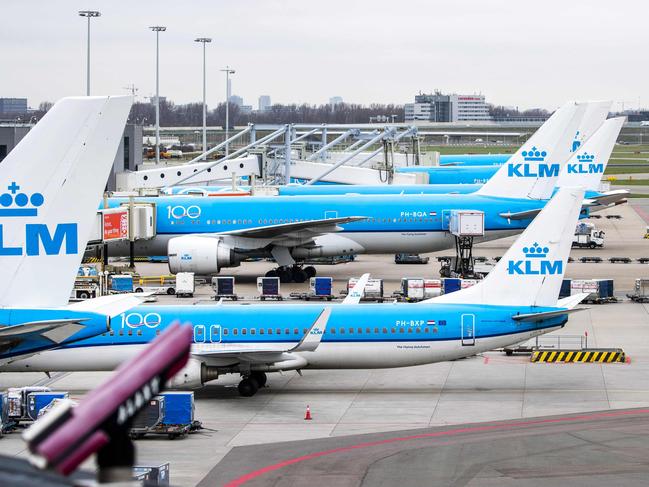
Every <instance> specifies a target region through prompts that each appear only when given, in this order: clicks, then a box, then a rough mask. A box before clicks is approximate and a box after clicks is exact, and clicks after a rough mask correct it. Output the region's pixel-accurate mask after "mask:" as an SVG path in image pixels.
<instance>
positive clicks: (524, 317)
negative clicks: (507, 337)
mask: <svg viewBox="0 0 649 487" xmlns="http://www.w3.org/2000/svg"><path fill="white" fill-rule="evenodd" d="M584 309H586V308H573V309H559V310H556V311H544V312H542V313H527V314H521V315H514V316H512V320H516V321H525V322H529V321H543V320H548V319H550V318H556V317H557V316H562V315H567V314H570V313H576V312H577V311H583V310H584Z"/></svg>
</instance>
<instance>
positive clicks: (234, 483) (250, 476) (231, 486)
mask: <svg viewBox="0 0 649 487" xmlns="http://www.w3.org/2000/svg"><path fill="white" fill-rule="evenodd" d="M648 413H649V409H638V410H635V411H616V412H608V413H595V414H584V415H579V416H564V417H562V418H550V419H538V420H534V421H519V422H517V423H507V424H497V425H486V426H472V427H469V428H458V429H453V430H450V431H437V432H435V433H423V434H420V435H412V436H404V437H401V438H388V439H385V440H378V441H371V442H368V443H359V444H358V445H349V446H343V447H340V448H334V449H332V450H325V451H320V452H315V453H310V454H308V455H304V456H301V457H296V458H291V459H288V460H283V461H281V462H279V463H275V464H273V465H268V466H266V467H263V468H260V469H259V470H254V471H252V472H249V473H247V474H245V475H242V476H241V477H239V478H237V479H234V480H231V481H230V482H228V483H227V484H225V486H224V487H239V486H241V485H244V484H246V483H248V482H250V481H251V480H254V479H256V478H259V477H261V476H262V475H265V474H267V473H269V472H274V471H276V470H279V469H281V468H284V467H288V466H290V465H294V464H296V463H300V462H305V461H307V460H313V459H314V458H320V457H324V456H327V455H333V454H334V453H340V452H345V451H350V450H359V449H362V448H371V447H373V446H380V445H387V444H390V443H397V442H402V441H410V440H421V439H426V438H435V437H445V436H455V435H460V434H464V433H479V432H484V431H495V430H500V429H515V428H519V427H523V426H535V425H544V424H553V423H564V422H569V421H588V420H597V419H608V418H616V417H619V416H633V415H638V414H648Z"/></svg>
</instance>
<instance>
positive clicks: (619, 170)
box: [604, 163, 649, 174]
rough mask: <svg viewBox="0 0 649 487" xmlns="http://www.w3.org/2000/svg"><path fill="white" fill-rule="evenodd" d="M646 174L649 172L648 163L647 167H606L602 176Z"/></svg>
mask: <svg viewBox="0 0 649 487" xmlns="http://www.w3.org/2000/svg"><path fill="white" fill-rule="evenodd" d="M647 172H649V163H648V164H647V167H637V166H636V167H621V166H606V171H604V174H642V173H647Z"/></svg>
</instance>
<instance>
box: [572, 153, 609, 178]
mask: <svg viewBox="0 0 649 487" xmlns="http://www.w3.org/2000/svg"><path fill="white" fill-rule="evenodd" d="M577 160H578V161H579V162H578V163H574V164H568V174H602V173H603V172H604V164H602V163H599V164H596V163H594V162H593V161H594V160H595V156H594V155H593V154H589V153H588V152H584V153H583V154H579V155H578V156H577Z"/></svg>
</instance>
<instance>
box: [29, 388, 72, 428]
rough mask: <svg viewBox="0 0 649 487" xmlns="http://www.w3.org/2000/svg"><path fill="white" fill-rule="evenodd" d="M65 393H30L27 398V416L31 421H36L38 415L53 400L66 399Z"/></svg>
mask: <svg viewBox="0 0 649 487" xmlns="http://www.w3.org/2000/svg"><path fill="white" fill-rule="evenodd" d="M68 397H69V394H68V393H67V392H53V391H47V392H30V393H29V395H28V396H27V415H28V416H29V418H30V419H31V420H33V421H36V420H37V419H38V413H39V412H40V411H41V409H44V408H46V407H47V406H49V404H50V403H51V402H52V401H53V400H54V399H68Z"/></svg>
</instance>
